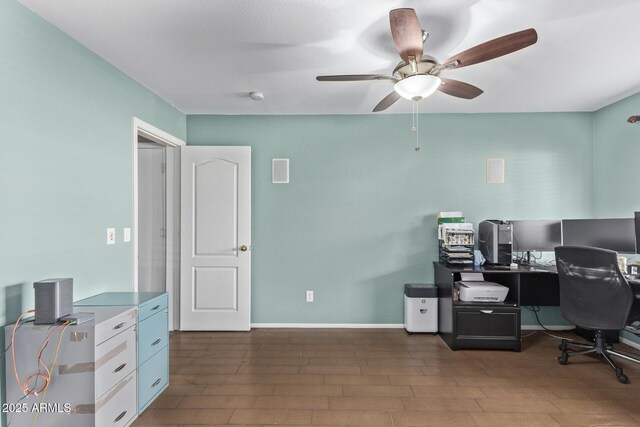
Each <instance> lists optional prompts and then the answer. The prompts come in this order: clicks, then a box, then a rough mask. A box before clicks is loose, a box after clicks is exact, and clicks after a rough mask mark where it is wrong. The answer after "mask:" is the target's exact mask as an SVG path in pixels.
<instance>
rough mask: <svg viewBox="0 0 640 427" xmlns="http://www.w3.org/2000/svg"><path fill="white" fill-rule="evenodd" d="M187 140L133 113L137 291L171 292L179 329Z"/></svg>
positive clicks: (172, 321) (172, 319) (172, 325)
mask: <svg viewBox="0 0 640 427" xmlns="http://www.w3.org/2000/svg"><path fill="white" fill-rule="evenodd" d="M185 145H186V144H185V142H184V141H182V140H180V139H179V138H176V137H174V136H172V135H170V134H168V133H166V132H164V131H162V130H160V129H158V128H156V127H154V126H152V125H150V124H148V123H145V122H144V121H142V120H140V119H137V118H135V117H134V118H133V153H132V154H133V230H132V241H133V291H134V292H167V294H168V297H169V307H168V308H169V330H174V329H179V310H178V309H179V284H180V147H182V146H185Z"/></svg>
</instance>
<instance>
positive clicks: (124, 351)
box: [95, 326, 136, 398]
mask: <svg viewBox="0 0 640 427" xmlns="http://www.w3.org/2000/svg"><path fill="white" fill-rule="evenodd" d="M95 356H96V366H95V369H96V372H95V378H96V385H95V391H96V398H99V397H100V396H102V395H103V394H104V393H105V392H106V391H107V390H109V389H111V388H112V387H113V386H115V385H116V384H117V383H118V382H120V381H121V380H122V379H124V378H125V377H126V376H127V375H128V374H130V373H131V372H132V371H134V370H135V369H136V331H135V328H134V327H133V326H131V327H129V329H126V330H125V331H124V332H122V333H121V334H119V335H117V336H115V337H113V338H111V339H110V340H107V341H105V342H103V343H102V344H100V345H99V346H98V347H96V355H95Z"/></svg>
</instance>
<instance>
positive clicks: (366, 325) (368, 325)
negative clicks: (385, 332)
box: [251, 323, 404, 329]
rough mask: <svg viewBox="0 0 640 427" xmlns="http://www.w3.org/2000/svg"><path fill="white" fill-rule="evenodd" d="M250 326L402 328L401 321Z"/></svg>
mask: <svg viewBox="0 0 640 427" xmlns="http://www.w3.org/2000/svg"><path fill="white" fill-rule="evenodd" d="M251 327H252V328H318V329H404V324H403V323H252V324H251Z"/></svg>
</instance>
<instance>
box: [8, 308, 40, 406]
mask: <svg viewBox="0 0 640 427" xmlns="http://www.w3.org/2000/svg"><path fill="white" fill-rule="evenodd" d="M29 313H35V310H27V311H25V312H24V313H22V314H21V315H20V317H18V320H16V323H15V324H14V325H13V331H12V332H11V358H12V359H13V374H14V375H15V377H16V382H17V383H18V386H19V387H20V388H21V389H22V391H23V392H24V393H25V394H26V393H27V390H25V388H24V386H23V385H22V383H21V382H20V377H19V376H18V368H17V366H16V352H15V350H16V345H15V342H14V341H15V337H16V329H18V323H20V320H22V318H23V317H24V316H26V315H27V314H29Z"/></svg>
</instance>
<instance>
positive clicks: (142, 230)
mask: <svg viewBox="0 0 640 427" xmlns="http://www.w3.org/2000/svg"><path fill="white" fill-rule="evenodd" d="M165 157H166V147H164V146H163V145H160V144H156V143H155V142H153V141H151V140H149V139H147V138H145V137H144V136H142V135H138V292H166V290H167V245H166V241H167V240H166V208H165V207H166V198H167V194H166V181H165V177H166V173H165V171H166V166H165Z"/></svg>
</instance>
